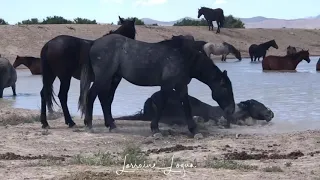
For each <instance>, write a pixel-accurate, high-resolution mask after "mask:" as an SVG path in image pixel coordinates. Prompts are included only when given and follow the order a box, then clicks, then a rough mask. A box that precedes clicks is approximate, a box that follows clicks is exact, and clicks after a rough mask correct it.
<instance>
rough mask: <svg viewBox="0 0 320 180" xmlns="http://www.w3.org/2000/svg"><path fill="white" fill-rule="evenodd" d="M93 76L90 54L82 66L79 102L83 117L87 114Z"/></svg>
mask: <svg viewBox="0 0 320 180" xmlns="http://www.w3.org/2000/svg"><path fill="white" fill-rule="evenodd" d="M93 75H94V74H93V70H92V67H91V60H90V57H89V53H88V55H87V58H85V60H84V63H83V64H82V68H81V76H80V96H79V101H78V110H80V111H81V117H82V116H83V114H85V112H86V108H87V100H88V93H89V88H90V85H91V81H92V80H93V77H94V76H93Z"/></svg>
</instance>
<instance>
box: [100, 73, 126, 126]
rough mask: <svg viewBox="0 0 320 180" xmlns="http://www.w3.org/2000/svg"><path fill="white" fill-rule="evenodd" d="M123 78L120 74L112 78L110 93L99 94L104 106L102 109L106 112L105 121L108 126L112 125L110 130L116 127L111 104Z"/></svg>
mask: <svg viewBox="0 0 320 180" xmlns="http://www.w3.org/2000/svg"><path fill="white" fill-rule="evenodd" d="M121 79H122V78H121V77H119V76H114V77H113V78H112V82H111V87H110V89H109V93H99V94H98V98H99V100H100V102H101V106H102V110H103V114H104V121H105V122H104V123H105V126H106V127H109V126H110V131H111V130H112V129H115V128H116V125H115V124H114V119H113V117H112V113H111V105H112V102H113V99H114V94H115V92H116V89H117V87H118V86H119V83H120V81H121ZM104 101H105V102H104ZM102 102H103V103H102Z"/></svg>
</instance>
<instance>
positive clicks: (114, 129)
mask: <svg viewBox="0 0 320 180" xmlns="http://www.w3.org/2000/svg"><path fill="white" fill-rule="evenodd" d="M109 132H112V133H118V132H119V129H118V128H113V129H109Z"/></svg>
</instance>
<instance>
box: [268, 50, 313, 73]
mask: <svg viewBox="0 0 320 180" xmlns="http://www.w3.org/2000/svg"><path fill="white" fill-rule="evenodd" d="M302 60H305V61H307V62H308V63H310V57H309V50H301V51H299V52H297V53H294V54H290V55H285V56H274V55H270V56H267V57H265V58H264V59H263V60H262V69H263V70H278V71H279V70H296V68H297V66H298V64H299V63H300V62H301V61H302Z"/></svg>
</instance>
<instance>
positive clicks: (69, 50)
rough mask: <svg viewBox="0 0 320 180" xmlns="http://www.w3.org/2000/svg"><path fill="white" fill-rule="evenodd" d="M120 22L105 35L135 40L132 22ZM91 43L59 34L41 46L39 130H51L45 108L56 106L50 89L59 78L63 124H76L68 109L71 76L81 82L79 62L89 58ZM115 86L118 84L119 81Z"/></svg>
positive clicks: (133, 22) (90, 41) (133, 23)
mask: <svg viewBox="0 0 320 180" xmlns="http://www.w3.org/2000/svg"><path fill="white" fill-rule="evenodd" d="M119 20H120V22H121V24H122V25H121V26H120V27H119V28H118V29H117V30H115V31H111V32H110V33H108V34H109V35H110V34H121V35H123V36H126V37H128V38H131V39H135V35H136V29H135V19H132V20H124V19H123V18H121V17H120V16H119ZM107 36H108V35H107ZM93 42H94V41H93V40H87V39H82V38H78V37H73V36H69V35H59V36H57V37H55V38H53V39H51V40H50V41H48V42H47V43H46V44H45V45H44V46H43V48H42V50H41V56H40V57H41V65H42V72H43V73H42V83H43V87H42V90H41V92H40V94H41V124H42V128H50V127H49V124H48V122H47V115H46V106H48V109H52V106H53V103H52V101H54V102H55V103H56V101H55V99H54V96H53V88H52V85H53V82H54V80H55V78H56V77H58V78H59V79H60V90H59V94H58V97H59V99H60V103H61V106H62V111H63V114H64V118H65V124H67V125H68V126H69V127H70V128H71V127H73V126H74V125H75V123H74V121H73V120H72V119H71V116H70V113H69V109H68V106H67V99H68V91H69V88H70V81H71V78H72V77H74V78H75V79H78V80H80V73H81V66H82V63H83V62H84V61H86V59H87V58H89V50H90V48H91V46H92V44H93ZM92 80H93V79H92ZM117 83H120V81H119V82H117ZM56 104H57V103H56Z"/></svg>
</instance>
